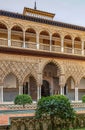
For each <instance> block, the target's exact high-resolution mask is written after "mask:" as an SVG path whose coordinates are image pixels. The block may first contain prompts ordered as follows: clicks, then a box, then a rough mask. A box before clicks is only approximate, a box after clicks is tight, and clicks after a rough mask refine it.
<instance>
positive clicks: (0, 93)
mask: <svg viewBox="0 0 85 130" xmlns="http://www.w3.org/2000/svg"><path fill="white" fill-rule="evenodd" d="M0 103H3V86H0Z"/></svg>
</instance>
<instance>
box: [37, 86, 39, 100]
mask: <svg viewBox="0 0 85 130" xmlns="http://www.w3.org/2000/svg"><path fill="white" fill-rule="evenodd" d="M39 99H40V88H39V85H38V86H37V101H38V100H39Z"/></svg>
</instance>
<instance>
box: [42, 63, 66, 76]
mask: <svg viewBox="0 0 85 130" xmlns="http://www.w3.org/2000/svg"><path fill="white" fill-rule="evenodd" d="M48 63H53V64H54V65H56V66H57V67H58V69H59V72H60V75H62V74H65V73H64V69H63V67H62V66H61V65H60V64H59V63H58V62H56V61H53V60H49V61H46V62H44V63H43V65H42V68H41V73H42V72H43V70H44V67H45V66H46V65H47V64H48Z"/></svg>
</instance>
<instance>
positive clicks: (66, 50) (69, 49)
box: [64, 47, 72, 53]
mask: <svg viewBox="0 0 85 130" xmlns="http://www.w3.org/2000/svg"><path fill="white" fill-rule="evenodd" d="M64 52H65V53H72V48H70V47H64Z"/></svg>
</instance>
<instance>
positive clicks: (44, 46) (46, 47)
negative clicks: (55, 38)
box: [39, 43, 50, 51]
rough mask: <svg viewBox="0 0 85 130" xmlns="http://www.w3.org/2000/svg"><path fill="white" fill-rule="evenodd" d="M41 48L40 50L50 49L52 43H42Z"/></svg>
mask: <svg viewBox="0 0 85 130" xmlns="http://www.w3.org/2000/svg"><path fill="white" fill-rule="evenodd" d="M39 49H40V50H44V51H50V45H48V44H43V43H40V45H39Z"/></svg>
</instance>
